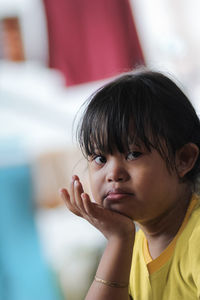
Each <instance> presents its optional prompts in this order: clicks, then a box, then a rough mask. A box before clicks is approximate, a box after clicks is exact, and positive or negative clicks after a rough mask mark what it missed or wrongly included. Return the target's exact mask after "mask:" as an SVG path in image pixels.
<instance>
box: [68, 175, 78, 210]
mask: <svg viewBox="0 0 200 300" xmlns="http://www.w3.org/2000/svg"><path fill="white" fill-rule="evenodd" d="M76 180H79V178H78V176H77V175H73V176H72V180H71V183H70V196H71V197H70V201H71V203H72V204H73V205H76V201H75V195H74V182H75V181H76Z"/></svg>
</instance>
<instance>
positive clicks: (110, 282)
mask: <svg viewBox="0 0 200 300" xmlns="http://www.w3.org/2000/svg"><path fill="white" fill-rule="evenodd" d="M94 279H95V281H97V282H100V283H102V284H105V285H107V286H110V287H115V288H126V287H128V284H127V283H118V282H115V281H107V280H104V279H101V278H99V277H97V276H95V277H94Z"/></svg>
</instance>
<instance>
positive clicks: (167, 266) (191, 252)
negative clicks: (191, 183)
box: [129, 194, 200, 300]
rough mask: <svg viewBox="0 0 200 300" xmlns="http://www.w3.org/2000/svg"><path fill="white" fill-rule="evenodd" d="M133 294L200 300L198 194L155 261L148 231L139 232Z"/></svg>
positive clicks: (154, 299) (146, 299)
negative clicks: (170, 240)
mask: <svg viewBox="0 0 200 300" xmlns="http://www.w3.org/2000/svg"><path fill="white" fill-rule="evenodd" d="M129 293H130V295H131V296H132V298H133V299H134V300H197V299H200V198H199V197H198V196H197V195H196V194H194V195H193V197H192V199H191V201H190V204H189V207H188V209H187V213H186V215H185V218H184V221H183V223H182V225H181V227H180V229H179V231H178V233H177V235H176V236H175V238H174V239H173V240H172V242H171V243H170V244H169V245H168V247H167V248H166V249H165V250H164V251H163V252H162V253H161V255H160V256H159V257H157V258H156V259H155V260H152V258H151V255H150V253H149V251H148V245H147V240H146V238H145V235H144V233H143V232H142V231H141V230H139V231H138V232H137V234H136V239H135V245H134V251H133V259H132V266H131V273H130V284H129Z"/></svg>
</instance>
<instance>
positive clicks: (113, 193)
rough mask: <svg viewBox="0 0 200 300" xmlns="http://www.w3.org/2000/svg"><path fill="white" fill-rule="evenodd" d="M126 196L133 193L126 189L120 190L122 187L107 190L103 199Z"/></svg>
mask: <svg viewBox="0 0 200 300" xmlns="http://www.w3.org/2000/svg"><path fill="white" fill-rule="evenodd" d="M127 196H133V193H131V192H129V191H126V190H122V189H111V190H110V191H108V193H107V194H106V195H105V197H104V200H105V199H108V200H120V199H122V198H124V197H127Z"/></svg>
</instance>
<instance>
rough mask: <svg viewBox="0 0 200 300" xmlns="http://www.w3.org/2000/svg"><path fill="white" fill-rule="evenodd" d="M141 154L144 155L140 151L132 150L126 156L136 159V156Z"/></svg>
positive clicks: (127, 158)
mask: <svg viewBox="0 0 200 300" xmlns="http://www.w3.org/2000/svg"><path fill="white" fill-rule="evenodd" d="M140 155H142V153H141V152H138V151H132V152H129V153H128V154H127V156H126V160H135V159H136V158H138V157H139V156H140Z"/></svg>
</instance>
